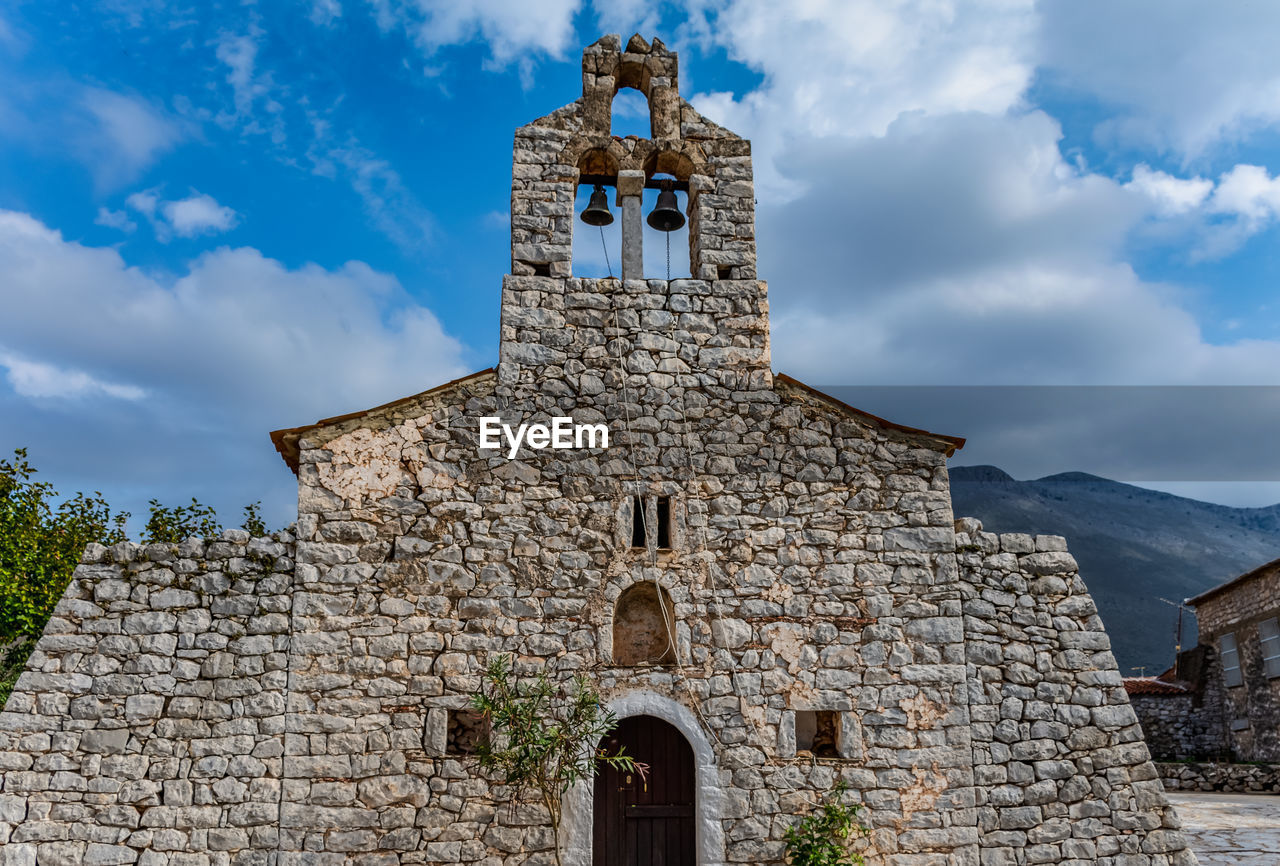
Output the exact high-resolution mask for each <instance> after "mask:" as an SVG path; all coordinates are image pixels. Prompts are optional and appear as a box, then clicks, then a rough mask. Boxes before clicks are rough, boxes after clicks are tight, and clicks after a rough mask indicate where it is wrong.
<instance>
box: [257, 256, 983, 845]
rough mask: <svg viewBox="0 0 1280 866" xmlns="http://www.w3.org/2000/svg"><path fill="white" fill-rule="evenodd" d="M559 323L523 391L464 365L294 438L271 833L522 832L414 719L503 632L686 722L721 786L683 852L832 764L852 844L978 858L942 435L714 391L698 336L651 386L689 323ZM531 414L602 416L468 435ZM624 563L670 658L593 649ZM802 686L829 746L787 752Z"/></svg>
mask: <svg viewBox="0 0 1280 866" xmlns="http://www.w3.org/2000/svg"><path fill="white" fill-rule="evenodd" d="M533 279H537V278H533ZM546 282H553V281H546ZM570 284H571V285H573V284H576V281H570ZM642 287H643V288H644V289H645V292H642V293H631V292H626V291H623V292H616V291H615V292H614V293H612V294H611V295H610V294H605V293H603V292H602V293H601V295H602V298H603V299H604V300H605V301H606V302H608V303H609V304H610V305H616V304H623V303H632V302H638V303H645V304H648V305H649V308H652V307H656V306H658V304H662V305H664V306H665V305H667V304H669V303H670V298H671V297H674V296H675V295H676V294H677V293H676V292H674V291H673V292H672V294H671V295H666V294H664V293H659V292H654V291H653V282H652V281H650V283H649V284H648V285H644V284H642ZM624 288H625V287H624ZM660 288H663V289H665V288H666V286H665V285H664V286H661V287H660ZM673 288H674V284H673ZM679 294H683V293H682V292H681V293H679ZM650 298H652V299H653V301H654V302H651V301H650V300H649V299H650ZM633 299H635V300H634V301H633ZM655 302H656V303H655ZM624 321H627V320H626V319H624ZM595 327H596V328H598V329H601V330H603V329H604V328H605V325H604V324H603V323H597V324H596V326H595ZM565 333H566V334H568V335H569V336H570V337H571V338H572V339H571V340H570V341H567V342H565V343H562V344H561V345H560V346H557V347H556V349H557V351H558V352H560V353H562V355H563V356H564V357H563V359H555V360H553V359H546V361H545V364H546V366H544V367H543V368H542V372H541V381H542V382H543V383H544V384H543V387H541V388H539V389H536V390H535V389H532V388H530V389H529V390H527V391H525V390H522V389H521V387H520V386H519V384H517V385H516V386H515V387H513V388H511V389H509V390H495V383H494V381H493V379H492V378H489V379H484V378H478V379H473V380H469V381H468V382H466V383H464V384H462V385H459V386H456V387H454V388H451V389H447V390H446V391H445V392H438V393H436V394H432V395H424V396H423V397H422V398H420V399H415V400H414V401H412V402H411V403H409V404H404V403H402V404H398V405H397V406H396V407H395V408H394V409H391V410H388V411H387V412H386V413H385V414H383V413H379V414H376V415H374V416H366V417H363V418H361V419H358V420H352V421H350V422H343V423H340V424H335V425H333V426H332V427H329V428H326V429H322V430H317V431H314V432H312V433H310V434H308V436H307V438H305V439H304V440H303V441H302V443H301V445H302V456H301V464H300V472H299V479H300V484H301V489H302V492H301V495H300V498H299V502H300V512H301V513H300V517H299V524H298V525H299V529H298V531H299V546H298V562H299V565H298V575H297V589H296V593H295V610H296V611H297V612H298V617H297V619H296V626H297V628H298V630H299V637H298V639H297V640H295V644H294V646H295V652H294V654H293V658H292V667H291V671H292V678H291V682H292V683H293V686H294V690H293V691H292V692H291V694H290V708H291V710H293V711H294V713H293V714H292V715H291V716H290V735H289V738H288V749H287V753H286V757H285V774H286V777H287V779H288V782H287V785H286V806H285V808H284V812H283V814H282V821H283V824H284V826H283V827H282V839H283V843H284V846H285V850H286V851H308V852H315V853H313V854H312V855H311V859H310V860H308V861H307V862H309V863H323V864H333V866H339V864H354V863H357V862H361V863H363V862H368V861H367V860H364V859H361V858H362V857H368V856H370V854H371V852H374V851H383V852H388V853H387V854H386V857H387V858H388V859H387V862H388V863H393V862H395V863H417V862H428V861H430V862H439V861H441V860H445V861H449V862H473V861H477V860H490V861H491V862H494V863H496V862H499V861H501V862H503V863H511V864H515V863H519V862H522V861H523V859H524V858H526V857H527V856H528V853H529V852H531V851H532V852H542V853H543V855H544V856H545V854H546V849H547V846H548V845H549V838H548V837H547V834H546V833H545V829H544V828H542V827H540V826H537V819H536V815H537V811H538V810H529V811H526V812H521V813H519V814H518V815H517V816H516V820H513V819H512V818H511V816H510V815H509V814H508V812H507V810H505V809H501V808H498V806H499V803H500V800H501V795H502V792H501V791H497V790H494V789H493V788H492V787H491V786H490V785H489V784H488V783H487V782H486V781H485V780H484V779H483V778H482V777H480V776H479V775H478V774H477V772H476V768H475V765H474V762H472V761H469V760H466V759H457V758H450V757H448V756H447V755H440V754H439V751H440V748H439V742H438V740H436V739H434V738H433V736H432V733H431V732H432V731H433V730H435V728H434V727H433V725H434V724H435V723H434V722H433V721H432V719H433V717H435V718H438V717H439V714H441V713H444V712H447V711H448V709H450V708H457V707H460V706H462V705H463V704H464V703H465V702H466V699H467V695H468V694H469V693H470V692H471V691H472V690H473V689H474V688H475V687H476V685H477V683H478V678H477V677H478V674H479V672H480V670H481V668H482V666H483V664H484V663H485V660H486V659H487V658H490V657H492V656H493V655H494V654H496V653H511V654H513V655H514V656H515V657H516V659H517V661H518V663H519V665H520V668H521V670H522V671H524V672H531V671H535V670H547V671H548V672H550V673H551V674H552V675H553V676H555V677H556V678H558V679H561V680H563V679H566V678H568V677H569V676H570V675H572V673H574V672H575V671H579V670H586V671H589V672H590V673H591V675H592V677H593V679H594V680H595V681H596V682H597V683H598V684H599V686H600V688H601V689H602V692H603V694H604V697H605V698H606V700H614V699H615V698H623V697H625V696H628V695H634V694H637V693H639V694H644V695H652V696H654V697H653V698H652V705H653V706H655V707H656V706H657V705H658V704H659V703H661V702H666V703H668V704H671V705H676V706H680V707H684V708H686V710H687V711H688V712H689V713H691V715H692V717H694V718H696V719H697V720H698V721H699V726H700V728H701V729H702V731H704V732H705V733H704V734H703V736H705V737H707V738H709V739H710V741H711V742H710V750H711V752H712V753H713V754H714V763H715V768H716V769H715V772H716V773H717V774H718V778H717V784H718V789H719V791H721V792H722V797H721V798H720V800H719V802H718V803H717V804H716V806H715V808H716V809H717V811H716V812H715V813H713V814H711V815H709V816H707V821H708V822H710V823H711V824H713V825H714V827H712V828H710V829H709V830H708V831H707V834H706V835H707V837H708V838H711V837H715V838H718V839H720V840H721V841H720V843H719V845H720V848H719V849H715V848H709V849H706V850H704V852H703V857H702V862H705V863H717V862H725V861H728V862H749V861H759V860H769V861H772V860H777V859H778V858H779V857H780V856H781V853H782V834H783V833H784V832H785V830H786V828H787V827H788V826H789V824H790V822H791V820H792V819H793V816H794V815H795V814H796V812H797V810H800V809H802V808H804V804H806V803H810V802H812V801H813V799H814V798H815V796H816V794H817V792H820V791H823V790H826V788H827V787H828V786H829V784H830V783H831V782H832V781H833V780H834V779H835V778H837V777H840V778H844V779H845V780H846V781H847V782H848V783H849V785H850V786H851V788H852V789H853V790H854V791H855V792H856V793H857V795H858V796H859V797H861V798H862V800H863V801H864V802H865V803H867V805H868V807H869V811H868V817H869V820H870V822H871V824H872V826H873V828H874V832H873V835H872V837H871V839H870V847H869V849H868V853H869V854H870V855H871V859H870V862H872V863H875V864H893V866H913V864H920V866H923V864H933V863H939V862H946V859H947V856H949V855H952V856H955V857H960V856H961V853H960V852H963V851H965V850H969V851H973V852H975V853H976V844H977V835H976V828H975V827H974V826H973V812H972V809H971V802H972V790H971V784H972V782H971V774H970V771H969V763H970V761H971V751H970V746H969V742H968V717H967V713H966V708H965V706H964V693H965V690H964V648H963V643H962V636H963V635H962V622H961V619H960V606H959V605H960V596H959V587H958V585H957V574H956V571H955V566H954V553H953V552H952V551H953V541H952V539H953V533H952V528H951V513H950V508H949V500H948V496H947V493H946V473H945V467H944V464H943V460H944V454H943V451H942V450H941V447H940V446H939V445H935V446H934V447H926V446H925V443H924V442H923V441H921V440H918V439H914V438H913V437H912V436H909V435H905V434H902V433H897V432H894V431H891V430H885V429H882V428H879V427H877V426H876V425H875V424H874V423H872V422H870V421H869V420H867V419H866V418H863V417H860V416H857V415H856V414H855V413H851V412H849V411H847V410H845V409H841V408H840V407H839V406H838V405H837V404H833V403H832V402H830V401H826V400H824V399H821V398H818V397H816V396H814V395H812V394H811V393H809V392H807V391H805V390H803V389H800V388H795V387H792V386H784V385H781V384H779V385H778V387H759V386H757V387H754V388H751V389H746V388H744V389H743V390H741V391H736V392H735V391H732V390H730V389H729V388H727V387H725V386H724V385H722V384H721V381H722V377H723V376H724V375H725V371H723V370H721V369H720V368H719V367H716V366H712V367H708V368H706V370H705V372H703V370H700V369H699V367H698V354H697V341H694V340H691V341H690V342H692V343H693V352H694V354H693V355H691V356H690V358H689V360H688V362H686V363H687V364H688V366H689V368H690V372H685V373H680V372H679V371H678V370H675V371H673V372H671V373H665V374H663V375H665V376H666V377H667V378H668V379H669V380H670V381H663V382H662V383H660V384H661V385H662V387H657V384H659V383H655V381H654V380H653V379H652V378H651V376H652V374H653V372H655V371H656V370H659V369H670V368H671V367H670V365H672V364H673V363H674V362H677V361H679V360H680V358H679V356H678V353H679V352H682V351H684V350H683V349H682V348H681V347H682V346H684V345H685V344H684V342H683V341H678V342H668V341H665V340H653V341H651V342H646V340H647V336H646V333H645V332H644V330H643V329H641V328H640V327H639V322H638V321H637V320H636V318H632V319H630V325H629V326H624V327H623V328H622V329H620V330H618V329H613V328H612V327H610V328H609V329H608V330H607V331H604V333H605V334H607V338H606V339H604V340H597V339H596V336H595V334H596V333H598V331H593V330H592V329H591V328H589V327H587V326H585V325H581V326H579V327H577V328H571V329H566V330H565ZM713 333H714V332H713ZM612 340H617V341H619V342H620V343H621V345H620V347H619V348H620V349H621V353H622V357H623V358H625V359H629V360H628V363H627V364H626V366H625V367H624V368H622V369H623V371H622V372H620V368H619V366H618V361H617V358H616V355H615V354H614V352H613V351H609V350H607V349H606V346H607V345H608V342H609V341H612ZM640 353H644V354H645V355H650V353H651V357H652V362H651V363H648V364H642V363H639V362H638V361H636V360H635V359H636V358H638V357H639V356H640ZM553 364H555V365H556V366H557V367H558V369H556V370H554V371H552V369H551V367H552V365H553ZM664 365H666V366H665V367H664ZM730 372H731V371H730ZM513 378H514V379H515V380H516V382H517V383H519V382H520V381H521V378H522V377H520V376H516V377H513ZM732 381H734V382H738V381H752V380H751V379H750V378H749V377H748V378H747V379H743V380H739V379H738V378H737V374H734V375H733V378H732ZM754 381H755V382H762V381H764V382H767V381H768V380H762V379H760V378H756V379H755V380H754ZM551 413H555V414H565V415H571V416H573V417H574V418H575V420H599V419H601V418H604V419H606V420H608V422H609V423H610V425H611V428H612V429H613V435H614V436H615V437H617V438H616V439H615V440H613V441H612V442H611V447H610V449H608V450H603V449H595V450H594V451H589V450H581V451H570V452H552V451H550V450H547V451H542V452H526V453H522V454H520V455H518V457H517V459H515V460H507V459H506V456H505V453H504V454H501V455H500V454H498V453H496V452H494V451H491V450H483V451H482V450H481V449H479V447H478V442H477V420H476V419H477V416H483V415H488V414H495V415H501V416H503V417H504V418H509V419H511V420H536V419H543V418H546V417H548V415H549V414H551ZM628 415H629V419H628V417H627V416H628ZM686 425H688V430H686ZM935 449H936V450H935ZM635 493H644V494H652V493H661V494H664V495H670V496H672V497H674V499H675V506H674V507H675V509H676V511H677V512H678V517H677V520H676V532H675V535H676V538H675V541H674V543H673V549H672V550H671V551H670V552H663V553H655V552H652V551H643V550H642V551H637V550H633V549H631V547H630V543H629V538H630V512H629V506H628V503H629V502H630V500H631V496H632V495H633V494H635ZM642 580H652V581H657V582H659V583H660V584H661V585H662V586H663V587H664V588H665V589H666V590H667V592H668V594H669V596H670V598H671V599H672V601H673V602H674V606H675V611H674V613H675V621H676V623H677V628H676V632H677V633H676V637H677V655H678V657H679V659H680V665H678V666H676V667H674V668H673V667H655V666H652V665H639V666H618V665H615V664H614V663H613V660H612V658H611V654H610V646H611V640H612V635H611V621H612V610H613V603H614V602H615V601H616V599H617V598H618V596H619V595H620V594H621V593H622V592H623V591H624V590H625V589H626V588H627V587H629V586H631V585H633V584H634V583H636V582H637V581H642ZM304 635H305V640H304ZM800 710H830V711H835V712H838V713H840V714H841V719H842V734H843V741H842V749H843V754H844V757H842V758H832V759H818V760H815V759H813V758H811V757H808V756H798V755H796V754H795V739H794V736H795V735H794V726H795V713H796V712H797V711H800ZM424 727H425V729H426V730H427V732H428V733H427V736H426V738H425V741H424V738H423V737H422V736H421V735H420V732H421V731H422V730H423V729H424ZM401 733H403V736H400V734H401ZM657 769H658V770H660V768H657ZM655 771H657V770H655ZM387 778H392V779H394V780H396V784H395V785H394V786H393V787H391V788H390V789H388V788H387V787H386V784H385V782H384V781H383V780H385V779H387ZM410 807H415V808H410ZM335 828H341V830H340V831H339V830H337V829H335ZM322 852H323V856H322ZM390 852H395V854H394V856H396V857H398V858H399V859H390V858H391V857H392V856H393V855H392V854H391V853H390ZM568 853H569V854H570V855H571V856H570V862H583V858H584V857H585V856H588V852H585V851H570V852H568Z"/></svg>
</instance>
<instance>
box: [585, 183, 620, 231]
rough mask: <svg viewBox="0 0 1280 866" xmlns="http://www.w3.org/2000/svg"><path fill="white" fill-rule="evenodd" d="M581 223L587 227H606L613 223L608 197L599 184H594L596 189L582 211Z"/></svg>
mask: <svg viewBox="0 0 1280 866" xmlns="http://www.w3.org/2000/svg"><path fill="white" fill-rule="evenodd" d="M582 221H583V222H584V223H586V224H587V225H589V226H607V225H609V224H610V223H612V222H613V212H612V211H610V210H609V196H608V194H607V193H606V192H605V191H604V187H602V186H601V185H600V184H596V188H595V189H594V190H593V191H592V193H591V200H590V201H588V202H587V206H586V207H585V208H584V209H583V211H582Z"/></svg>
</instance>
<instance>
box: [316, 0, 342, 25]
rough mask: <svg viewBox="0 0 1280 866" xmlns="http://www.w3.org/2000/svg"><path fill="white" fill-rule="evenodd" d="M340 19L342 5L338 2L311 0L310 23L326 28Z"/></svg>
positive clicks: (335, 0) (336, 0) (332, 0)
mask: <svg viewBox="0 0 1280 866" xmlns="http://www.w3.org/2000/svg"><path fill="white" fill-rule="evenodd" d="M341 17H342V4H340V3H339V2H338V0H312V3H311V22H312V23H313V24H315V25H316V26H317V27H328V26H329V25H331V24H333V22H334V21H336V20H337V19H339V18H341Z"/></svg>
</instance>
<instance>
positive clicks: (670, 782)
mask: <svg viewBox="0 0 1280 866" xmlns="http://www.w3.org/2000/svg"><path fill="white" fill-rule="evenodd" d="M601 745H602V746H604V747H605V748H606V749H608V750H609V752H610V753H614V752H616V751H617V750H618V748H619V747H620V746H621V747H623V748H625V749H626V753H627V754H628V755H631V756H632V757H633V758H635V759H636V761H637V762H638V763H641V764H647V765H648V770H647V771H646V775H645V776H641V775H640V774H639V773H623V772H618V771H617V770H613V769H609V768H606V769H605V770H603V771H601V773H600V775H599V776H597V777H596V792H595V824H594V830H593V834H592V848H593V851H592V854H593V863H594V866H694V864H695V862H696V856H695V854H694V837H693V833H694V830H693V828H694V770H693V749H691V748H690V747H689V743H688V741H686V740H685V738H684V735H682V734H681V733H680V731H678V730H676V728H675V727H673V726H671V725H669V724H667V723H666V722H664V721H662V719H655V718H654V717H652V716H631V717H630V718H626V719H623V720H622V721H621V722H619V723H618V727H617V728H615V729H614V730H613V732H612V733H611V734H609V735H608V736H607V737H605V739H604V742H603V743H601Z"/></svg>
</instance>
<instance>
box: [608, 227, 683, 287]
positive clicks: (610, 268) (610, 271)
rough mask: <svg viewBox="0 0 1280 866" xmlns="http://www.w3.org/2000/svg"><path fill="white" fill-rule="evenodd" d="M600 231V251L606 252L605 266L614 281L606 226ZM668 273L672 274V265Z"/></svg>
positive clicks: (668, 266) (669, 266)
mask: <svg viewBox="0 0 1280 866" xmlns="http://www.w3.org/2000/svg"><path fill="white" fill-rule="evenodd" d="M599 229H600V249H602V250H604V264H605V267H607V268H608V269H609V279H613V263H612V262H610V261H609V245H608V244H607V243H605V242H604V226H599ZM668 255H669V254H668ZM667 271H668V273H670V271H671V265H670V264H668V265H667ZM667 279H671V277H670V276H668V277H667Z"/></svg>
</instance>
